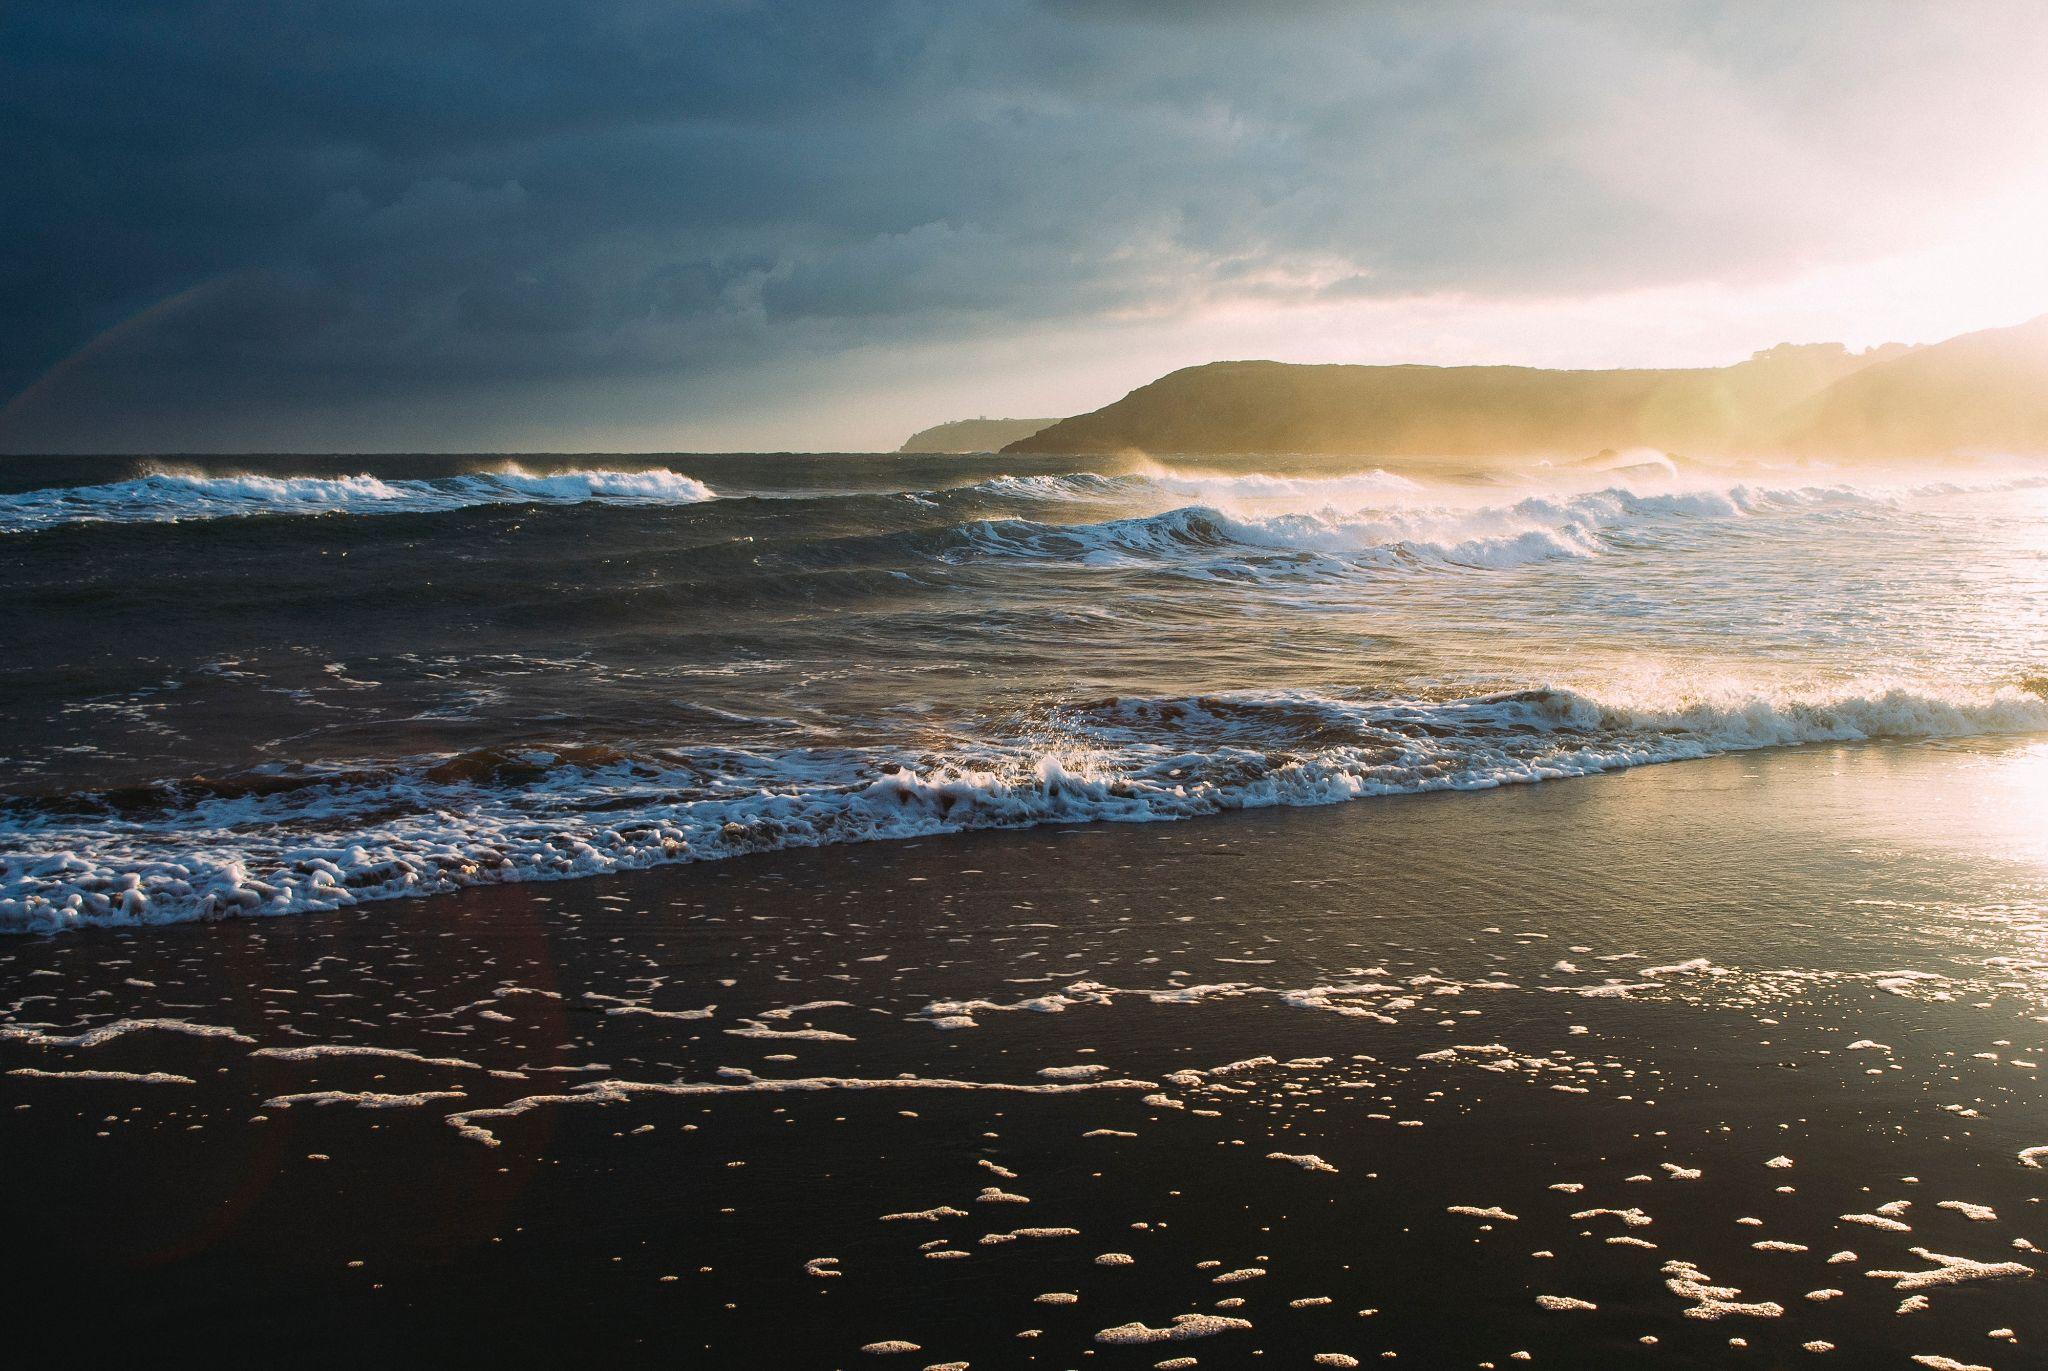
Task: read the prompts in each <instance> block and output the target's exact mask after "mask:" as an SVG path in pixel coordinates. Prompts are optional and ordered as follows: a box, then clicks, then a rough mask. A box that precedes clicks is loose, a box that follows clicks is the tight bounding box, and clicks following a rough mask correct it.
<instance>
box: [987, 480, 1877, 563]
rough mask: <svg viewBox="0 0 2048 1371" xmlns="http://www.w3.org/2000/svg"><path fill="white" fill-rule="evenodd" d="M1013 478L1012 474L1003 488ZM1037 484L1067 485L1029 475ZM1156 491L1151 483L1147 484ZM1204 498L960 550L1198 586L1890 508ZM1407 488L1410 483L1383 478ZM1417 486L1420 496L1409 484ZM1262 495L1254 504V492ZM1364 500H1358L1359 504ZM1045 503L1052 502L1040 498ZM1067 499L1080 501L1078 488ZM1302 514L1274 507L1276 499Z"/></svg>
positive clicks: (1801, 496)
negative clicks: (1153, 570) (1757, 518)
mask: <svg viewBox="0 0 2048 1371" xmlns="http://www.w3.org/2000/svg"><path fill="white" fill-rule="evenodd" d="M1003 479H1005V480H1008V479H1012V478H1003ZM1028 479H1030V480H1032V481H1035V482H1039V483H1040V484H1039V485H1038V486H1036V487H1034V489H1038V490H1044V489H1046V486H1045V485H1044V483H1045V482H1048V481H1053V480H1060V481H1064V480H1067V479H1068V478H1048V477H1034V478H1028ZM1143 479H1144V480H1145V481H1146V482H1147V483H1148V484H1152V485H1155V486H1157V487H1158V488H1159V489H1164V490H1174V491H1175V492H1176V493H1179V492H1178V489H1177V488H1176V487H1173V486H1165V485H1158V482H1157V478H1152V477H1146V478H1143ZM1224 479H1225V478H1218V482H1212V483H1209V484H1208V485H1207V486H1206V487H1194V488H1196V489H1204V490H1206V493H1208V494H1210V495H1234V496H1235V497H1236V499H1235V503H1233V504H1230V505H1228V506H1216V505H1189V506H1183V507H1181V508H1177V509H1171V510H1167V511H1165V512H1163V513H1158V514H1150V515H1144V516H1139V517H1134V518H1124V519H1111V520H1106V521H1103V522H1100V523H1085V524H1049V523H1041V522H1037V521H1034V520H1030V519H993V520H983V521H980V522H977V523H973V524H969V525H967V526H965V527H964V528H963V530H962V537H963V539H964V544H965V546H964V549H963V553H962V554H955V555H983V556H992V557H1002V558H1016V559H1024V560H1034V561H1045V562H1055V563H1062V564H1074V563H1079V564H1082V565H1086V566H1098V567H1132V566H1140V565H1147V564H1153V565H1159V566H1161V567H1163V568H1164V569H1167V570H1172V571H1176V572H1180V573H1182V574H1185V575H1190V576H1194V577H1198V578H1203V579H1223V578H1238V577H1246V576H1251V577H1266V576H1275V575H1279V576H1285V575H1300V574H1304V573H1306V574H1317V573H1335V572H1341V571H1346V570H1353V569H1358V568H1361V567H1365V568H1388V569H1394V568H1401V567H1417V566H1448V567H1465V568H1484V569H1495V570H1500V569H1509V568H1514V567H1520V566H1527V565H1530V564H1532V563H1538V562H1549V561H1556V560H1559V559H1567V558H1586V557H1597V556H1600V555H1602V554H1603V553H1604V552H1607V551H1610V550H1613V549H1615V548H1617V547H1622V546H1627V545H1629V544H1630V542H1631V540H1633V539H1635V538H1638V537H1642V536H1647V535H1653V534H1655V533H1657V532H1658V531H1660V530H1664V529H1669V528H1673V527H1682V526H1683V525H1685V524H1686V523H1689V522H1694V521H1701V520H1707V521H1713V520H1731V519H1741V518H1745V517H1749V516H1753V515H1761V514H1813V515H1820V516H1828V515H1835V516H1840V515H1850V516H1854V515H1857V514H1860V513H1863V512H1867V511H1870V510H1872V509H1876V508H1881V507H1884V505H1885V498H1884V497H1881V496H1873V495H1870V494H1867V493H1863V492H1859V491H1856V490H1852V489H1849V488H1847V487H1811V488H1795V489H1789V490H1766V489H1759V488H1754V487H1749V486H1734V487H1731V488H1727V489H1713V490H1699V491H1689V492H1671V493H1657V494H1642V493H1638V492H1635V491H1631V490H1627V489H1623V488H1620V487H1615V488H1610V489H1605V490H1596V491H1589V492H1586V493H1583V494H1577V495H1555V496H1553V495H1535V496H1529V497H1527V498H1524V499H1521V500H1517V501H1514V502H1512V503H1508V504H1468V505H1463V506H1460V505H1446V504H1440V503H1429V504H1415V503H1396V502H1392V501H1388V500H1386V499H1385V498H1384V496H1385V494H1386V493H1387V492H1388V491H1394V490H1398V487H1394V486H1376V487H1375V489H1377V490H1378V491H1379V493H1380V494H1381V496H1382V498H1381V499H1379V500H1376V501H1374V502H1373V503H1371V504H1369V505H1364V506H1360V507H1357V508H1352V509H1344V508H1340V507H1338V506H1336V505H1332V504H1324V505H1322V506H1321V507H1319V508H1317V507H1314V505H1315V501H1316V500H1318V499H1320V498H1322V496H1324V495H1325V494H1327V493H1328V492H1324V491H1317V490H1313V489H1308V490H1306V491H1304V489H1303V488H1313V487H1316V486H1318V485H1319V484H1322V483H1321V482H1318V481H1316V480H1300V481H1288V482H1286V483H1285V485H1286V487H1287V488H1286V489H1282V488H1280V487H1279V486H1277V485H1275V484H1274V483H1276V482H1280V481H1282V480H1283V478H1276V477H1267V476H1253V477H1233V478H1227V479H1228V480H1229V481H1231V482H1236V483H1238V484H1236V485H1232V486H1228V487H1225V486H1222V485H1221V484H1219V483H1220V482H1221V481H1223V480H1224ZM1389 479H1390V480H1392V481H1395V482H1399V483H1400V485H1401V486H1409V487H1412V483H1410V482H1406V481H1404V480H1402V478H1400V477H1392V478H1389ZM1412 488H1413V489H1417V490H1419V489H1421V488H1420V487H1412ZM1255 491H1256V492H1261V493H1258V494H1253V493H1252V492H1255ZM1358 493H1359V492H1358V491H1357V490H1355V489H1354V490H1353V491H1352V494H1353V495H1357V494H1358ZM1043 498H1050V497H1043ZM1068 498H1080V495H1079V493H1078V491H1077V492H1076V493H1075V494H1073V495H1070V496H1069V497H1068ZM1275 502H1277V503H1280V504H1282V505H1284V506H1297V507H1295V508H1281V509H1278V510H1275V509H1273V508H1272V507H1271V506H1272V504H1273V503H1275Z"/></svg>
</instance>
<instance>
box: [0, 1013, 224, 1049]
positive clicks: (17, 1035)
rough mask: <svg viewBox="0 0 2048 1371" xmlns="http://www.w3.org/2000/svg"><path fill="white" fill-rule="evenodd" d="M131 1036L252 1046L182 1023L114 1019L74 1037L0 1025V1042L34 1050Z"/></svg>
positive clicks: (215, 1027) (215, 1029) (205, 1026)
mask: <svg viewBox="0 0 2048 1371" xmlns="http://www.w3.org/2000/svg"><path fill="white" fill-rule="evenodd" d="M131 1033H181V1034H184V1035H185V1036H187V1037H192V1038H221V1039H225V1040H226V1041H228V1042H237V1043H253V1042H255V1041H256V1040H255V1039H254V1038H252V1037H250V1036H249V1035H248V1034H246V1033H242V1032H238V1031H237V1030H235V1029H232V1028H225V1027H222V1026H221V1025H219V1024H210V1023H191V1022H189V1021H187V1020H185V1019H116V1020H114V1021H113V1022H112V1023H103V1024H99V1025H97V1026H95V1027H92V1028H88V1029H84V1030H82V1031H81V1032H77V1033H68V1034H65V1033H48V1032H44V1031H41V1030H39V1029H36V1028H32V1027H28V1026H26V1025H15V1024H0V1041H7V1042H25V1043H30V1044H33V1045H34V1046H36V1047H48V1048H57V1047H98V1046H99V1045H100V1044H101V1043H108V1042H112V1041H113V1040H114V1039H116V1038H125V1037H127V1036H128V1035H129V1034H131Z"/></svg>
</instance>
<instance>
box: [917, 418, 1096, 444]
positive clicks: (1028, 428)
mask: <svg viewBox="0 0 2048 1371" xmlns="http://www.w3.org/2000/svg"><path fill="white" fill-rule="evenodd" d="M1058 422H1059V421H1058V420H1057V419H955V420H954V421H953V422H952V423H950V424H939V425H936V426H934V427H932V428H927V429H920V430H918V431H917V432H916V433H913V434H911V435H910V437H909V439H908V440H907V441H905V442H904V444H903V446H902V447H900V448H898V449H896V450H897V451H898V452H999V451H1001V450H1002V449H1003V448H1004V447H1006V446H1008V445H1009V444H1011V443H1016V442H1021V441H1023V440H1025V439H1027V438H1029V437H1030V436H1031V435H1032V434H1034V433H1036V432H1038V431H1039V430H1040V429H1042V428H1046V427H1048V426H1049V425H1052V424H1056V423H1058Z"/></svg>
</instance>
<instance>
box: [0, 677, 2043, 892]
mask: <svg viewBox="0 0 2048 1371" xmlns="http://www.w3.org/2000/svg"><path fill="white" fill-rule="evenodd" d="M2033 732H2048V698H2043V695H2042V694H2041V693H2040V692H2038V691H2036V690H2032V689H2022V688H2008V689H2002V690H1996V691H1989V692H1981V693H1977V694H1970V695H1949V694H1940V693H1930V692H1924V691H1913V690H1907V689H1903V688H1900V689H1879V690H1870V691H1839V692H1833V693H1824V694H1815V695H1805V696H1800V695H1783V694H1757V693H1751V694H1747V695H1745V694H1741V693H1733V692H1731V693H1729V694H1725V695H1723V696H1719V697H1685V698H1672V699H1662V700H1660V699H1653V698H1626V697H1622V698H1613V699H1602V698H1599V697H1596V696H1594V695H1590V694H1585V693H1582V692H1578V691H1573V690H1567V689H1561V688H1550V687H1545V688H1536V689H1526V690H1515V691H1508V692H1503V693H1495V694H1486V695H1477V696H1468V697H1463V698H1458V699H1448V700H1417V699H1387V698H1373V697H1365V696H1359V697H1347V696H1341V695H1316V694H1310V693H1307V692H1294V691H1283V692H1238V693H1227V694H1216V695H1202V696H1184V697H1171V698H1149V697H1115V698H1111V699H1107V700H1096V701H1092V702H1090V701H1083V702H1073V703H1067V704H1063V705H1060V706H1057V707H1055V708H1052V709H1049V710H1045V711H1040V712H1037V713H1033V714H1029V715H1027V716H1025V717H1023V718H1019V719H1014V720H1011V721H1009V722H1008V723H1007V724H1005V725H1002V726H999V727H995V728H992V729H991V730H990V731H989V740H988V741H986V742H984V743H981V744H976V745H963V746H961V747H959V748H957V749H955V750H952V751H947V752H918V751H911V750H905V749H891V748H882V747H861V748H829V749H828V748H808V749H787V750H781V751H748V750H742V749H737V748H722V749H721V748H693V749H671V750H656V751H648V752H638V753H635V752H627V751H621V750H616V749H611V748H599V747H579V748H564V749H560V750H543V749H526V750H521V751H517V752H512V751H507V750H493V751H489V752H481V753H474V754H463V755H461V756H457V757H432V758H422V759H417V760H416V761H413V762H409V763H406V764H404V765H401V766H397V767H388V768H382V769H379V768H374V767H367V766H362V767H355V768H351V769H348V770H345V771H329V772H313V771H306V772H300V773H296V774H290V775H280V774H278V773H275V772H266V773H261V774H256V775H252V776H251V777H248V778H245V779H244V780H238V781H236V782H235V783H231V784H221V783H218V782H215V783H209V784H207V785H204V786H189V787H188V786H156V787H148V788H144V789H142V790H139V791H136V792H130V793H127V794H124V795H110V794H101V795H95V796H66V797H56V798H55V799H54V800H52V801H45V802H40V803H37V802H15V803H13V804H10V805H9V806H7V807H6V808H5V809H4V810H0V834H4V835H5V840H6V843H7V846H8V848H9V849H10V851H9V852H8V853H7V854H6V855H0V929H4V930H7V931H14V932H27V931H45V932H47V931H56V930H61V929H65V928H73V927H80V926H87V925H96V924H147V923H171V922H182V921H186V920H192V919H206V918H221V917H229V916H239V915H275V914H290V913H295V912H299V911H303V910H313V909H331V908H335V907H338V906H342V905H353V904H358V903H362V902H364V901H370V900H381V899H390V898H394V897H399V896H408V895H427V894H434V893H437V892H442V891H449V890H455V889H459V888H462V887H464V886H471V885H484V884H494V883H500V882H509V881H527V880H555V879H564V878H568V877H575V876H586V875H597V874H602V873H605V872H611V871H620V870H629V869H635V868H642V867H649V866H655V865H660V864H664V863H670V862H681V861H704V860H713V859H717V858H721V857H726V856H731V855H734V854H736V853H741V852H754V851H763V850H769V849H776V848H788V847H816V846H822V845H826V844H833V843H846V842H862V841H869V840H874V839H886V838H903V837H913V836H924V835H932V834H940V833H952V832H959V831H963V830H967V829H976V828H1015V827H1024V826H1028V825H1033V824H1042V823H1074V822H1087V821H1094V820H1114V821H1124V822H1137V821H1157V820H1168V819H1178V818H1186V817H1192V816H1195V815H1203V814H1213V813H1217V812H1220V811H1224V810H1233V809H1251V808H1262V807H1267V806H1274V805H1319V804H1330V803H1335V802H1337V801H1341V800H1348V799H1354V798H1358V797H1362V796H1371V795H1400V794H1415V793H1420V792H1425V791H1435V790H1484V789H1491V788H1494V787H1498V786H1503V785H1515V784H1523V783H1528V782H1534V781H1542V780H1553V779H1562V778H1566V777H1577V776H1591V775H1597V774H1599V773H1602V772H1607V771H1614V770H1621V769H1625V768H1628V767H1634V766H1644V765H1651V764H1656V763H1661V762H1672V761H1683V760H1689V759H1694V758H1701V757H1709V756H1713V755H1716V754H1719V753H1726V752H1735V751H1746V750H1751V749H1757V748H1767V747H1781V746H1792V745H1798V744H1802V743H1817V742H1842V741H1854V740H1862V739H1875V738H1893V739H1907V738H1948V737H1962V736H1971V735H1980V734H2017V733H2033ZM1049 738H1050V739H1054V740H1056V741H1054V742H1052V743H1048V742H1047V739H1049Z"/></svg>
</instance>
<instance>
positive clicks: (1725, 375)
mask: <svg viewBox="0 0 2048 1371" xmlns="http://www.w3.org/2000/svg"><path fill="white" fill-rule="evenodd" d="M1880 356H1882V354H1870V353H1866V354H1854V353H1851V352H1849V351H1848V350H1847V349H1846V348H1844V347H1842V346H1841V345H1839V344H1813V345H1809V346H1797V347H1795V346H1791V345H1785V346H1781V347H1775V348H1771V349H1769V350H1768V351H1765V352H1760V353H1758V354H1756V356H1754V357H1752V358H1751V359H1750V360H1748V361H1746V362H1742V363H1740V364H1738V365H1735V366H1729V367H1714V368H1695V369H1686V370H1631V371H1547V370H1539V369H1537V368H1533V367H1510V366H1484V367H1435V366H1334V365H1324V366H1300V365H1290V364H1287V363H1281V362H1217V363H1212V364H1209V365H1207V366H1198V367H1189V368H1187V369H1185V370H1182V371H1176V372H1173V373H1171V374H1170V375H1167V376H1164V377H1161V378H1160V379H1159V380H1157V381H1154V382H1152V383H1151V384H1150V385H1147V386H1141V387H1140V388H1138V389H1137V390H1134V391H1132V392H1131V393H1130V394H1129V395H1126V396H1125V397H1124V398H1123V399H1121V400H1118V401H1117V402H1116V403H1114V404H1111V405H1108V406H1106V407H1104V408H1102V409H1099V410H1096V411H1094V412H1093V413H1090V414H1083V415H1079V416H1077V417H1075V418H1072V419H1066V420H1062V421H1061V422H1059V423H1057V424H1054V425H1052V426H1051V427H1049V428H1046V429H1044V430H1042V431H1041V432H1038V433H1035V434H1033V435H1031V436H1030V437H1028V438H1024V439H1022V440H1019V441H1015V442H1012V443H1011V444H1010V445H1009V446H1008V448H1006V449H1005V450H1006V451H1010V452H1041V453H1101V452H1119V451H1124V450H1127V449H1136V450H1139V451H1144V452H1155V453H1210V454H1214V453H1230V452H1276V453H1277V452H1296V453H1327V454H1344V455H1355V456H1414V457H1423V456H1438V457H1488V456H1499V455H1510V454H1512V455H1518V456H1583V455H1585V454H1587V453H1590V452H1594V451H1597V450H1599V449H1601V448H1617V449H1624V448H1631V447H1652V448H1658V449H1668V450H1676V451H1683V452H1701V453H1707V452H1726V451H1733V450H1737V449H1744V448H1753V447H1754V446H1756V445H1757V444H1758V442H1759V441H1761V440H1762V439H1764V438H1765V437H1766V436H1768V435H1771V434H1773V433H1774V432H1775V431H1776V429H1777V427H1778V426H1779V425H1780V424H1781V423H1782V421H1783V416H1784V415H1785V414H1786V413H1787V412H1788V411H1789V410H1791V409H1792V408H1793V407H1794V406H1796V405H1798V404H1800V403H1802V402H1804V401H1808V400H1810V399H1811V398H1812V397H1813V396H1815V395H1817V394H1818V393H1820V392H1822V391H1823V390H1825V389H1827V388H1828V387H1829V386H1831V385H1833V384H1835V383H1837V382H1839V381H1841V380H1843V379H1844V378H1846V377H1848V376H1850V375H1852V374H1854V373H1855V372H1857V371H1858V370H1860V369H1862V368H1863V367H1865V366H1869V365H1872V364H1874V363H1875V362H1876V361H1877V360H1878V358H1879V357H1880Z"/></svg>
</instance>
